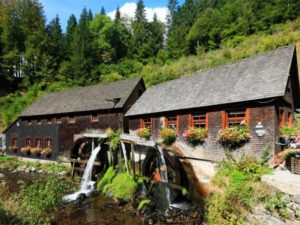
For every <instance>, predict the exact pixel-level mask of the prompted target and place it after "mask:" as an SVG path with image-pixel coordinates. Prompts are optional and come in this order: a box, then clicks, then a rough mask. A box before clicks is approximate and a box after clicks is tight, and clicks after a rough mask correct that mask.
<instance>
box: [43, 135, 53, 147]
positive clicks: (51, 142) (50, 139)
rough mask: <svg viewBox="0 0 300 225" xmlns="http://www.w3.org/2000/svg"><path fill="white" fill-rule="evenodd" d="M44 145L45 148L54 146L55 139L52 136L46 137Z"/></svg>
mask: <svg viewBox="0 0 300 225" xmlns="http://www.w3.org/2000/svg"><path fill="white" fill-rule="evenodd" d="M47 141H50V146H48V144H47ZM44 146H45V148H48V147H49V148H53V140H52V138H50V137H46V138H45V139H44Z"/></svg>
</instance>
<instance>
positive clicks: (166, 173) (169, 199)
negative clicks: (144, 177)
mask: <svg viewBox="0 0 300 225" xmlns="http://www.w3.org/2000/svg"><path fill="white" fill-rule="evenodd" d="M158 150H159V154H160V160H161V163H162V166H163V169H162V170H161V172H162V174H161V175H162V176H161V178H162V181H163V182H165V183H166V184H167V183H168V171H167V164H166V160H165V157H164V153H163V150H162V148H161V147H160V146H158ZM165 190H166V197H167V202H168V207H169V206H170V205H171V198H170V189H169V187H168V186H167V185H165Z"/></svg>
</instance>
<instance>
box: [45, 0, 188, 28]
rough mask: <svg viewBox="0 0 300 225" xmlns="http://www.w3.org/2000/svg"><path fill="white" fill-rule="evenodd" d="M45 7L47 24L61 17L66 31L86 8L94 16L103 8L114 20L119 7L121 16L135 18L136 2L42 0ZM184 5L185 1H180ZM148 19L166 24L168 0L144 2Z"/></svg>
mask: <svg viewBox="0 0 300 225" xmlns="http://www.w3.org/2000/svg"><path fill="white" fill-rule="evenodd" d="M40 2H41V3H42V5H43V7H44V12H45V15H46V18H47V22H49V21H50V20H51V19H53V18H54V17H55V16H56V15H58V16H59V18H60V22H61V26H62V28H63V30H66V26H67V21H68V18H69V16H70V15H71V14H74V15H75V16H76V18H77V19H78V18H79V17H80V13H81V11H82V9H83V8H84V7H86V8H87V9H91V10H92V12H93V14H95V13H99V12H100V9H101V7H102V6H103V7H104V9H105V12H106V14H107V15H108V16H110V17H111V18H114V15H115V10H116V8H117V7H118V6H119V7H120V11H121V15H122V16H124V15H127V16H129V17H133V16H134V12H135V9H136V0H40ZM178 2H179V3H182V2H183V0H179V1H178ZM144 4H145V7H146V16H147V19H149V20H150V21H151V19H152V18H153V15H154V13H156V14H157V17H158V19H159V20H160V21H162V22H165V18H166V15H167V13H168V10H167V4H168V0H144Z"/></svg>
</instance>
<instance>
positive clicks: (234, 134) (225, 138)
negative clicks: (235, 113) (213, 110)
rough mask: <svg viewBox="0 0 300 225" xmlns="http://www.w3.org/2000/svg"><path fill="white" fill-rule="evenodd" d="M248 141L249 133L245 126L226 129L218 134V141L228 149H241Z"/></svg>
mask: <svg viewBox="0 0 300 225" xmlns="http://www.w3.org/2000/svg"><path fill="white" fill-rule="evenodd" d="M250 139H251V135H250V131H249V129H248V127H247V126H246V125H239V126H234V127H226V128H223V129H221V130H219V132H218V141H219V142H220V143H221V144H222V145H223V146H225V147H227V148H229V149H235V148H238V147H241V146H243V145H244V144H245V143H247V142H249V141H250Z"/></svg>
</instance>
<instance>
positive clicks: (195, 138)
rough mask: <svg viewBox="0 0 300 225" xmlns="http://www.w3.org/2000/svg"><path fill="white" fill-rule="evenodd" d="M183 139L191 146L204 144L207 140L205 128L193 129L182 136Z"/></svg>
mask: <svg viewBox="0 0 300 225" xmlns="http://www.w3.org/2000/svg"><path fill="white" fill-rule="evenodd" d="M182 136H183V138H184V139H185V140H186V141H187V142H188V143H189V144H191V145H197V144H203V143H204V142H205V139H206V138H207V131H206V129H205V128H197V127H191V128H190V129H188V130H185V131H184V132H183V134H182Z"/></svg>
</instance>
